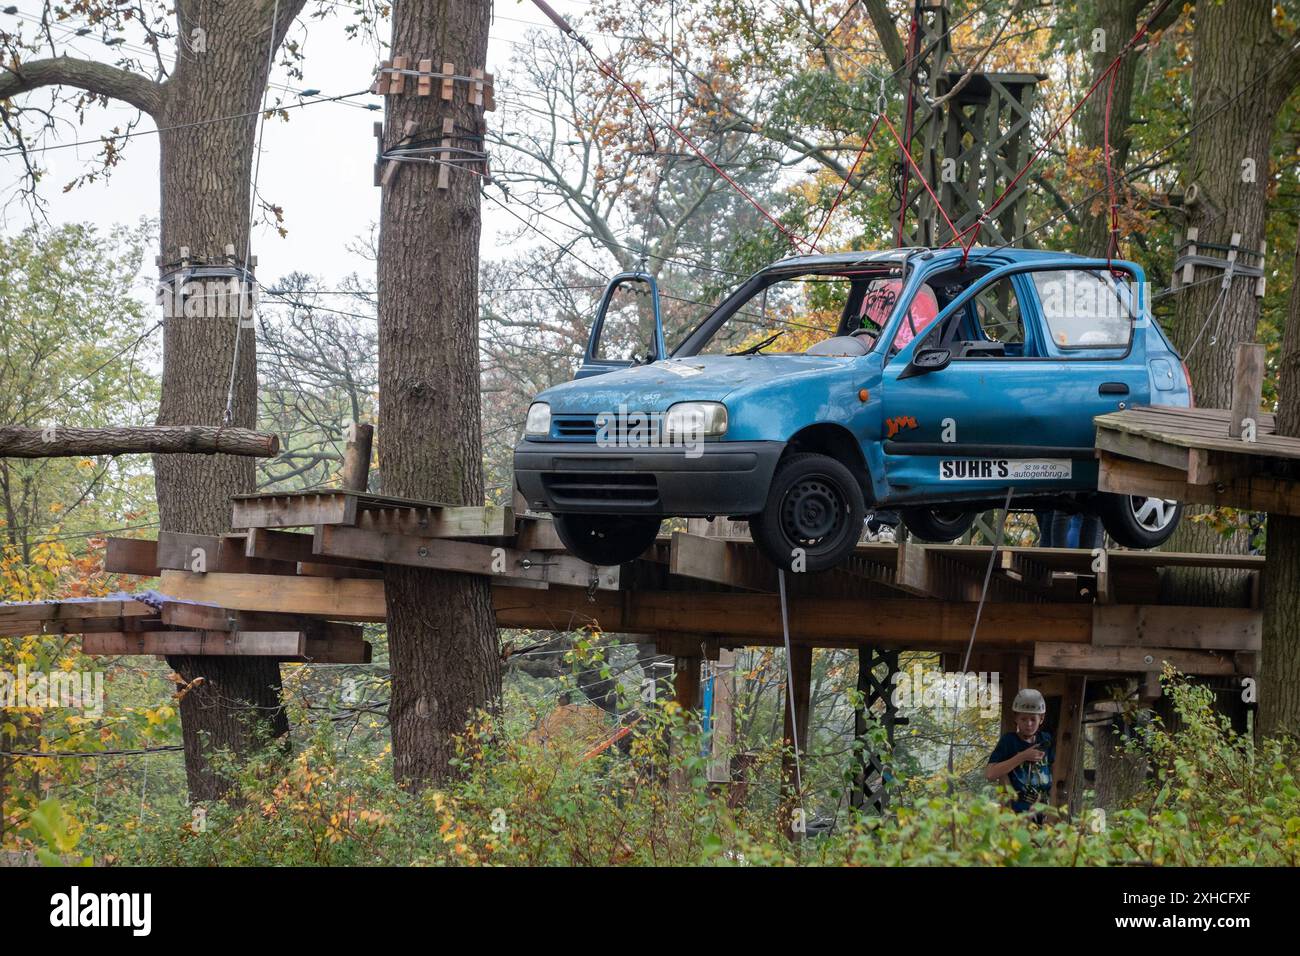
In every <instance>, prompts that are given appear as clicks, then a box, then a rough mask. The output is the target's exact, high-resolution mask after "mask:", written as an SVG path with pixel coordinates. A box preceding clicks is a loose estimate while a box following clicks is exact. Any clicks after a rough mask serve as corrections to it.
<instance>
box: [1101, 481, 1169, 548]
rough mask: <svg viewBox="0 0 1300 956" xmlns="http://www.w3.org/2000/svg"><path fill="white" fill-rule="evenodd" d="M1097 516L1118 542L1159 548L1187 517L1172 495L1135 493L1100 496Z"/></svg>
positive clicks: (1124, 545) (1123, 544)
mask: <svg viewBox="0 0 1300 956" xmlns="http://www.w3.org/2000/svg"><path fill="white" fill-rule="evenodd" d="M1096 511H1097V516H1098V517H1099V518H1101V523H1102V525H1103V526H1104V527H1105V529H1106V533H1107V534H1109V535H1110V536H1111V537H1112V538H1113V539H1114V540H1115V543H1116V544H1118V545H1122V546H1123V547H1125V548H1144V549H1145V548H1155V547H1159V546H1160V545H1162V544H1164V543H1165V542H1166V541H1168V540H1169V538H1170V536H1171V535H1173V533H1174V529H1175V528H1177V527H1178V522H1179V521H1180V520H1181V519H1182V517H1183V506H1182V504H1181V503H1180V502H1177V501H1173V500H1172V499H1169V498H1142V497H1138V496H1135V495H1112V494H1107V493H1104V492H1103V493H1102V494H1099V495H1098V496H1097V504H1096Z"/></svg>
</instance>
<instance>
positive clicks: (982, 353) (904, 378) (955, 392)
mask: <svg viewBox="0 0 1300 956" xmlns="http://www.w3.org/2000/svg"><path fill="white" fill-rule="evenodd" d="M1057 278H1058V279H1059V277H1057ZM1057 291H1059V290H1057ZM1072 301H1073V300H1070V302H1072ZM1062 302H1066V300H1063V299H1060V298H1059V297H1058V298H1055V299H1052V300H1051V303H1052V304H1053V305H1056V304H1059V303H1062ZM1067 306H1069V303H1068V302H1067V303H1066V305H1063V306H1061V309H1058V311H1057V313H1054V314H1055V316H1056V318H1057V320H1058V321H1057V322H1056V323H1055V324H1053V323H1051V322H1048V321H1046V317H1045V315H1044V312H1043V303H1042V300H1041V298H1040V283H1038V282H1036V281H1035V279H1034V277H1033V274H1032V272H1031V271H1030V270H1028V269H1026V268H1025V267H1006V268H1003V269H999V270H996V271H994V272H992V273H990V274H989V275H987V276H985V277H984V278H983V279H981V280H979V281H977V282H976V283H973V284H972V285H971V287H970V288H968V289H967V290H965V291H964V292H963V293H962V294H961V295H959V296H958V297H957V298H956V299H955V300H953V301H952V302H951V303H950V304H949V305H948V306H947V307H946V308H945V309H944V311H943V312H942V313H941V314H940V316H939V318H938V319H936V320H935V322H934V327H933V329H932V330H931V331H928V332H927V333H926V334H925V335H924V336H922V337H919V338H918V340H917V341H915V342H912V343H910V344H909V345H908V346H906V347H905V348H903V349H902V350H901V351H900V352H899V353H898V354H897V355H896V356H895V357H894V358H893V359H892V360H891V361H890V363H889V364H888V365H887V366H886V368H885V371H884V375H883V379H882V383H881V391H882V412H883V422H884V434H883V435H882V436H881V437H882V439H883V450H884V460H885V475H886V479H887V482H888V485H889V496H890V498H891V500H897V501H907V500H920V499H928V500H933V499H935V498H943V499H950V500H961V499H963V498H965V499H976V498H980V497H988V496H989V494H990V493H994V494H996V493H998V492H1000V491H1002V490H1003V489H1005V488H1006V487H1007V486H1008V485H1014V486H1016V487H1017V488H1018V489H1020V490H1021V491H1022V492H1023V493H1033V492H1035V491H1041V492H1049V493H1050V492H1055V491H1069V490H1076V489H1083V488H1090V487H1094V486H1095V482H1096V463H1095V461H1094V456H1093V427H1092V417H1093V416H1094V415H1097V414H1100V413H1101V412H1102V411H1111V410H1114V409H1115V408H1116V407H1118V405H1119V403H1120V402H1124V403H1126V404H1127V403H1129V402H1133V401H1138V400H1142V399H1143V392H1144V390H1145V388H1146V374H1145V369H1144V367H1143V365H1142V362H1141V361H1136V362H1135V361H1133V360H1132V356H1131V352H1132V350H1133V349H1134V348H1137V347H1140V343H1137V342H1135V336H1134V335H1133V327H1132V325H1133V323H1132V321H1131V317H1128V316H1127V313H1126V319H1125V321H1124V323H1123V328H1124V331H1125V333H1126V335H1125V341H1124V343H1123V344H1122V345H1116V344H1114V343H1113V342H1107V343H1104V344H1103V343H1096V342H1089V341H1084V342H1083V343H1080V342H1079V341H1078V338H1079V337H1080V335H1082V334H1083V332H1086V328H1085V327H1086V326H1087V323H1086V322H1084V321H1079V322H1075V323H1074V324H1073V325H1069V324H1067V323H1065V321H1064V319H1063V318H1062V317H1063V316H1064V317H1073V313H1072V312H1071V308H1072V306H1070V307H1067ZM1119 327H1120V326H1119V325H1115V326H1113V327H1111V328H1112V330H1113V329H1115V328H1119ZM1062 332H1064V334H1065V340H1064V341H1063V342H1061V343H1057V342H1055V341H1054V339H1053V336H1059V335H1060V334H1061V333H1062ZM934 348H940V349H943V348H946V349H947V350H948V351H949V353H950V355H951V360H950V361H948V362H947V363H946V364H943V365H942V366H941V367H937V368H934V370H932V371H925V372H921V373H918V372H917V370H916V366H914V365H913V364H912V362H911V360H912V358H914V357H915V356H916V354H917V353H918V352H919V351H923V350H926V349H934Z"/></svg>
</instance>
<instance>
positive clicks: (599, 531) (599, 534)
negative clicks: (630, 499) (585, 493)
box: [552, 515, 661, 567]
mask: <svg viewBox="0 0 1300 956" xmlns="http://www.w3.org/2000/svg"><path fill="white" fill-rule="evenodd" d="M552 521H553V522H554V523H555V533H556V534H558V535H559V536H560V540H561V541H563V542H564V546H565V547H566V548H568V549H569V553H570V554H572V555H575V556H576V557H579V558H581V559H582V560H583V561H589V562H591V563H592V564H598V565H601V566H603V567H608V566H610V565H615V564H625V563H626V562H628V561H634V560H636V559H637V558H639V557H641V555H642V554H644V553H645V550H646V548H648V547H650V545H652V544H654V543H655V536H656V535H658V534H659V524H660V521H661V519H660V518H657V517H654V516H642V515H552Z"/></svg>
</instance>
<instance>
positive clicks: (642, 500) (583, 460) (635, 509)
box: [515, 439, 785, 517]
mask: <svg viewBox="0 0 1300 956" xmlns="http://www.w3.org/2000/svg"><path fill="white" fill-rule="evenodd" d="M700 447H701V451H700V454H699V456H698V457H693V458H692V457H688V456H687V455H686V454H685V453H684V452H683V450H682V449H681V448H638V449H628V448H602V447H599V446H597V445H593V444H592V443H590V442H555V441H529V440H527V439H525V440H524V441H522V442H520V443H519V444H518V445H516V446H515V483H516V484H517V485H518V487H519V490H520V492H522V493H523V495H524V498H525V499H527V501H528V506H529V507H530V508H536V509H538V510H542V511H549V512H552V513H554V514H644V515H672V516H681V517H703V516H708V515H750V514H756V513H757V512H759V511H761V510H762V509H763V505H764V504H765V503H766V501H767V491H768V488H769V487H770V485H771V483H772V473H773V472H774V471H775V470H776V463H777V462H778V461H779V460H780V458H781V453H782V452H783V451H785V442H767V441H753V442H727V441H719V442H705V443H703V444H702V445H701V446H700Z"/></svg>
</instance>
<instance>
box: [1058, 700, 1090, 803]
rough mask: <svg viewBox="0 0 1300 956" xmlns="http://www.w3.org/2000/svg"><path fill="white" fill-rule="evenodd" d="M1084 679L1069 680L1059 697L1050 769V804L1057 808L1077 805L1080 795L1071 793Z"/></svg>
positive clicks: (1080, 730) (1079, 740) (1079, 742)
mask: <svg viewBox="0 0 1300 956" xmlns="http://www.w3.org/2000/svg"><path fill="white" fill-rule="evenodd" d="M1086 688H1087V678H1085V677H1070V678H1068V679H1067V680H1066V682H1065V693H1064V694H1062V695H1061V716H1060V720H1059V721H1058V722H1057V727H1056V760H1055V762H1054V764H1053V765H1052V804H1053V805H1054V806H1057V807H1069V806H1071V805H1074V806H1075V807H1077V806H1078V805H1079V801H1078V798H1079V797H1081V796H1082V794H1076V793H1075V792H1074V788H1075V780H1076V778H1081V774H1078V773H1076V768H1077V765H1078V763H1079V756H1080V752H1081V750H1082V743H1083V696H1084V692H1085V690H1086Z"/></svg>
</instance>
